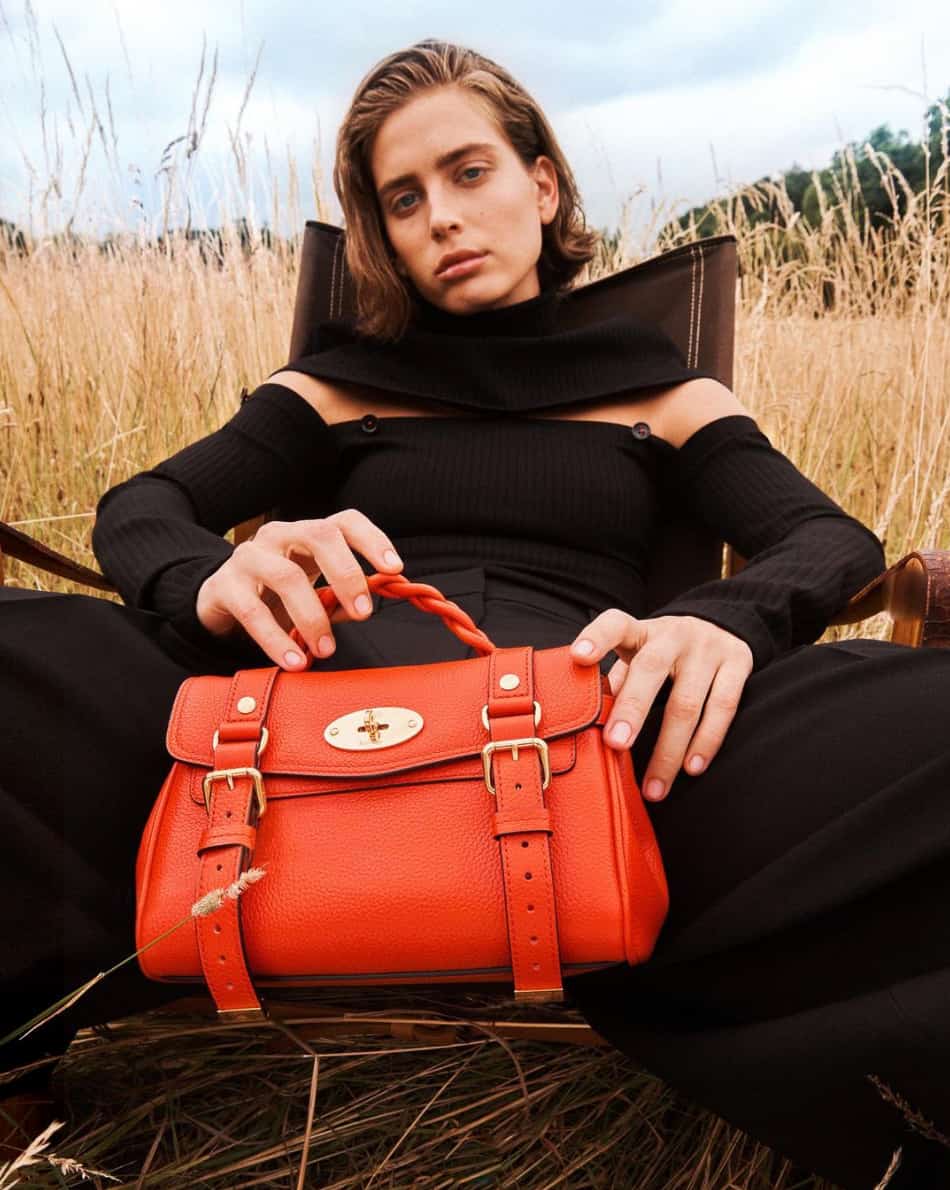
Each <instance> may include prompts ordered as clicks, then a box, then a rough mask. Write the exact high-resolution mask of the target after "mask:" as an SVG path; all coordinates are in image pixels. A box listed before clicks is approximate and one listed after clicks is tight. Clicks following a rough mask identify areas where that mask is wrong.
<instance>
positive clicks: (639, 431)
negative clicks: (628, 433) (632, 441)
mask: <svg viewBox="0 0 950 1190" xmlns="http://www.w3.org/2000/svg"><path fill="white" fill-rule="evenodd" d="M632 429H633V436H634V438H649V437H650V427H649V425H648V424H647V422H645V421H638V422H636V424H635V425H634V426H633V427H632Z"/></svg>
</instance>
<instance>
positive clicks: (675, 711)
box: [643, 661, 748, 801]
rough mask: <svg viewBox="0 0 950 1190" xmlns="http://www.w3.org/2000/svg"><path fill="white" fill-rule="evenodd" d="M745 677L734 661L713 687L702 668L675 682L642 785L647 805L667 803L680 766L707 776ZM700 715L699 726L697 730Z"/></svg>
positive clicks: (714, 680)
mask: <svg viewBox="0 0 950 1190" xmlns="http://www.w3.org/2000/svg"><path fill="white" fill-rule="evenodd" d="M747 676H748V669H747V667H745V666H744V665H743V664H741V663H740V662H736V661H726V662H724V663H723V664H722V665H720V666H719V668H718V670H716V672H715V674H714V675H713V677H712V683H711V684H710V681H709V671H708V669H706V668H705V667H703V666H702V665H701V664H697V665H696V666H695V668H694V669H693V671H692V672H689V671H684V672H683V673H682V674H681V675H678V676H677V678H676V680H675V681H674V684H673V688H672V690H671V691H670V696H669V699H668V700H667V704H666V709H665V711H664V714H663V724H662V727H661V728H660V734H659V736H658V737H657V741H656V745H655V747H654V749H653V755H652V756H651V757H650V763H649V764H648V765H647V770H646V774H645V776H644V779H643V795H644V797H646V798H648V799H649V800H650V801H660V800H662V799H663V798H664V797H666V795H667V793H668V792H669V789H670V787H671V786H672V784H673V782H674V781H675V780H676V777H677V775H678V773H679V770H680V767H681V766H682V767H683V768H684V769H685V771H686V772H687V773H689V774H691V775H693V776H695V775H696V774H698V773H701V772H703V771H705V769H706V767H707V766H708V765H709V762H710V761H711V760H712V759H713V757H714V756H715V755H716V753H717V752H718V751H719V748H720V747H721V745H722V741H723V740H724V739H725V736H726V733H727V731H728V730H729V727H730V726H731V724H732V721H733V719H734V718H735V715H736V712H737V710H738V709H739V702H740V699H741V697H742V690H743V687H744V686H745V681H746V677H747ZM707 689H708V694H706V691H707ZM704 694H705V707H704V708H703V696H704ZM700 710H702V720H701V722H700V723H699V727H698V728H697V727H696V723H697V720H699V714H700ZM697 757H698V758H699V763H698V764H697V763H696V758H697ZM684 760H685V764H684Z"/></svg>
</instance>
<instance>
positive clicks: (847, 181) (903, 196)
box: [664, 90, 950, 236]
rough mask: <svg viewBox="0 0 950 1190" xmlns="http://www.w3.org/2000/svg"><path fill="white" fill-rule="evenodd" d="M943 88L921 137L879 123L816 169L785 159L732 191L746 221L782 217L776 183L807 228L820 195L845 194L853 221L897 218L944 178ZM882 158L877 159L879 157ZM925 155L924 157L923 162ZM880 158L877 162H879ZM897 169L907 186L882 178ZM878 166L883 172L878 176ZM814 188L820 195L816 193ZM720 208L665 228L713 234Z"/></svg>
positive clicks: (708, 207)
mask: <svg viewBox="0 0 950 1190" xmlns="http://www.w3.org/2000/svg"><path fill="white" fill-rule="evenodd" d="M948 108H950V90H948V92H947V95H946V98H945V99H943V100H938V101H937V102H935V103H933V104H931V106H930V107H928V108H927V112H926V116H925V119H924V130H923V136H922V139H921V140H919V141H915V140H913V139H912V138H911V136H910V134H909V133H908V132H907V131H906V130H904V129H902V130H901V131H899V132H893V131H892V130H891V128H890V126H889V125H887V124H880V125H879V126H878V127H877V128H875V129H873V131H872V132H871V133H869V135H868V136H867V137H865V139H864V140H863V141H860V142H858V141H852V142H850V144H849V145H848V146H847V148H846V149H840V150H838V151H837V152H836V153H835V154H834V155H833V156H832V159H831V163H830V165H828V166H826V167H825V168H824V169H821V170H807V169H802V168H801V166H799V165H792V167H791V168H790V169H787V170H785V171H784V172H783V173H782V174H780V175H779V177H778V178H775V177H773V176H766V177H764V178H759V179H758V181H756V182H752V183H751V184H750V185H749V186H746V187H743V188H742V190H741V191H740V192H739V193H738V194H737V195H736V200H737V201H738V203H739V204H741V207H742V213H743V215H744V217H745V219H746V221H747V222H748V223H749V224H750V225H753V226H754V225H756V224H763V223H773V224H774V223H775V222H781V221H782V219H784V218H787V216H788V211H787V206H786V204H784V203H782V204H781V205H782V206H785V211H784V212H783V211H781V210H780V209H779V206H780V202H779V199H778V196H777V195H776V183H778V184H779V187H780V188H783V189H784V191H785V193H786V194H787V196H788V200H789V202H790V203H791V206H792V208H793V210H794V211H795V212H797V213H798V214H799V215H800V216H801V218H802V219H803V220H804V221H805V222H806V223H807V224H808V225H809V226H811V227H815V228H817V227H818V226H819V225H820V223H821V218H822V205H823V201H822V200H823V199H826V200H827V201H828V203H840V202H841V200H842V197H843V196H847V199H848V202H849V204H850V206H851V210H852V213H853V215H854V217H855V219H856V220H857V221H858V223H859V224H862V225H863V224H865V223H866V224H869V225H870V226H871V227H873V228H882V227H885V226H887V225H888V224H890V223H893V222H894V221H895V220H897V219H899V218H901V217H902V216H903V215H904V214H905V213H906V210H907V204H908V201H909V196H908V191H909V192H910V194H914V195H916V194H920V193H921V192H922V191H923V190H924V189H925V187H926V186H927V185H928V180H929V184H930V185H931V186H932V185H933V184H934V181H935V179H936V178H937V176H938V173H939V172H940V170H941V167H943V175H942V176H943V180H944V181H943V184H944V185H945V186H947V185H948V184H950V179H948V178H947V171H948V169H950V160H948V149H947V136H948V131H950V129H948V122H947V110H948ZM879 155H883V157H886V158H887V162H881V160H880V156H879ZM928 157H929V163H928ZM879 162H880V164H878V163H879ZM888 164H889V166H890V167H893V170H896V171H897V172H898V173H900V174H901V175H902V176H903V178H904V180H905V182H906V185H907V189H906V190H905V188H904V187H903V186H901V185H893V184H890V185H889V184H887V180H886V175H887V174H890V175H891V179H893V172H892V170H890V169H888V168H887V167H888ZM882 167H883V168H884V174H883V175H882ZM819 190H820V191H821V193H819ZM722 215H723V208H722V205H721V203H717V202H716V201H715V200H713V201H710V202H709V203H707V204H705V205H702V206H697V207H693V208H691V209H690V210H688V211H687V212H686V213H685V214H683V215H681V216H680V217H679V218H678V219H677V220H676V221H675V222H674V224H673V225H672V226H670V227H668V228H665V229H664V231H666V232H674V233H675V232H676V230H677V229H679V230H680V231H687V230H689V229H690V228H691V227H692V228H693V229H694V231H695V233H696V235H698V236H712V235H718V234H720V233H721V232H723V231H724V230H725V228H724V227H723V221H722Z"/></svg>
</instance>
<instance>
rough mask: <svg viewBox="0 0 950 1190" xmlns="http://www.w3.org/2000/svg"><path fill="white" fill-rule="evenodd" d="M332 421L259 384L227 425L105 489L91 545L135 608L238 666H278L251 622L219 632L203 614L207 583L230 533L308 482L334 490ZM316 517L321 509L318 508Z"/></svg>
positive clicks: (319, 491) (315, 498)
mask: <svg viewBox="0 0 950 1190" xmlns="http://www.w3.org/2000/svg"><path fill="white" fill-rule="evenodd" d="M334 463H335V452H334V450H333V447H332V444H331V441H330V436H329V433H328V427H327V423H326V422H325V421H324V419H323V418H322V417H321V416H320V414H319V413H318V412H317V411H316V410H315V409H314V408H313V406H311V405H310V404H309V403H308V402H307V401H305V400H304V398H303V397H301V396H300V395H299V394H298V393H296V392H294V391H293V390H292V389H289V388H287V387H285V386H284V385H282V384H277V383H273V382H267V383H265V384H262V385H260V386H259V387H258V388H256V389H255V390H254V392H252V393H251V394H250V396H249V397H247V399H246V400H245V401H244V402H243V404H242V405H241V408H240V409H239V410H238V412H237V413H236V414H235V415H234V417H232V418H231V420H230V421H229V422H227V423H226V424H225V425H223V426H221V427H220V428H219V429H217V430H215V431H214V432H213V433H211V434H208V435H207V436H206V437H204V438H201V439H199V440H198V441H197V442H193V443H191V444H190V445H189V446H186V447H184V448H183V449H182V450H180V451H178V453H177V454H174V455H172V456H171V457H170V458H168V459H165V460H164V462H161V463H159V464H158V465H157V466H155V467H152V468H150V469H149V470H147V471H141V472H139V473H138V474H136V475H133V476H132V477H131V478H130V479H127V480H124V481H123V482H122V483H119V484H116V485H115V486H114V487H111V488H109V489H108V491H106V492H105V493H104V495H103V496H102V497H101V498H100V499H99V502H98V504H97V505H96V519H95V522H94V525H93V530H92V549H93V553H94V554H95V556H96V559H97V561H98V562H99V565H100V567H101V569H102V572H103V574H104V575H105V576H106V578H108V579H109V581H110V582H112V583H113V584H114V585H115V587H116V589H117V591H118V592H119V594H120V595H121V596H122V598H123V600H124V601H125V602H126V603H127V604H129V605H130V606H132V607H136V608H139V609H143V610H145V611H151V612H155V613H157V614H158V615H159V616H161V617H163V618H164V619H165V620H167V621H168V623H169V625H170V626H171V629H172V632H173V634H177V635H178V636H179V637H183V638H184V639H185V641H186V642H188V644H189V645H190V646H192V648H190V649H189V651H190V652H193V651H194V649H195V648H196V649H197V650H198V651H199V655H201V654H204V655H205V656H207V657H209V658H217V659H219V660H221V661H223V662H225V663H229V662H230V663H233V665H235V666H237V665H247V666H260V665H270V664H273V663H272V661H271V660H270V658H269V657H268V656H267V654H265V653H264V651H263V650H262V649H261V648H260V647H259V646H258V645H257V643H256V642H255V641H254V640H252V639H251V638H250V637H249V636H248V635H247V634H246V633H245V632H244V631H243V629H239V630H237V631H236V632H235V633H234V634H232V635H230V636H215V635H214V634H213V633H210V632H209V631H208V630H207V629H206V628H205V627H204V625H203V624H202V623H201V621H200V620H199V619H198V616H197V611H196V603H197V598H198V590H199V588H200V587H201V584H202V583H203V582H204V581H205V579H206V578H208V577H209V576H210V575H211V574H213V573H214V571H216V570H217V569H218V568H219V567H220V566H221V565H222V564H223V563H224V561H225V560H226V559H227V558H228V557H230V555H231V553H232V552H233V550H234V548H235V547H234V546H233V545H232V544H231V542H229V541H227V540H226V539H225V538H224V537H223V534H224V533H226V532H227V531H228V530H229V529H231V528H233V527H234V526H235V525H238V524H240V523H241V522H242V521H245V520H248V519H250V518H251V517H255V516H258V515H260V514H261V513H265V512H267V513H269V512H271V511H272V510H274V509H275V508H279V507H280V505H281V504H283V503H285V502H287V501H291V500H293V499H295V498H296V497H297V496H298V495H299V493H300V492H301V490H302V489H306V492H307V500H308V503H309V504H311V505H313V506H314V507H317V506H319V504H320V503H321V500H320V498H319V497H321V496H325V498H326V500H327V501H329V499H330V497H331V494H332V487H333V484H332V477H333V472H334ZM314 515H319V514H318V513H315V514H314Z"/></svg>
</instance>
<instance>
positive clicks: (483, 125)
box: [370, 87, 558, 314]
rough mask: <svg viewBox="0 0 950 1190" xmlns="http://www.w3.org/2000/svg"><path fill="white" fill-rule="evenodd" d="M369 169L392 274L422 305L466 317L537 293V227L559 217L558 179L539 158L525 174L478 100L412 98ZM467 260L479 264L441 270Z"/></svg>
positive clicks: (390, 125) (391, 122)
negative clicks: (472, 257)
mask: <svg viewBox="0 0 950 1190" xmlns="http://www.w3.org/2000/svg"><path fill="white" fill-rule="evenodd" d="M466 145H477V146H479V147H470V148H467V149H464V146H466ZM463 149H464V151H460V150H463ZM449 155H451V158H450V157H449ZM370 168H371V169H372V173H373V181H374V183H375V185H376V193H377V195H378V197H379V203H380V209H381V210H382V213H383V222H384V226H385V228H386V232H387V234H388V236H389V240H390V243H391V245H392V248H393V251H394V253H395V256H396V261H395V263H396V268H397V270H398V271H399V272H401V273H402V275H403V276H406V277H408V278H409V279H410V280H411V281H412V282H413V284H414V285H415V286H416V288H417V289H418V291H419V292H420V293H421V294H422V296H423V297H425V298H427V299H428V300H429V301H430V302H432V303H434V304H435V305H436V306H439V307H441V308H442V309H444V310H449V311H451V312H452V313H455V314H468V313H474V312H475V311H476V310H484V309H490V308H494V307H498V306H509V305H512V304H513V303H514V302H520V301H525V300H527V299H528V298H532V297H536V296H537V295H538V294H539V293H540V285H539V283H538V270H537V262H538V258H539V256H540V254H541V227H542V224H545V223H550V222H551V220H552V219H553V218H554V216H555V214H556V213H557V202H558V190H557V174H556V172H555V169H554V165H553V163H552V162H551V160H550V158H548V157H545V156H539V157H538V158H537V159H536V161H535V163H534V165H533V166H532V167H531V168H530V169H528V168H526V167H525V165H524V164H523V162H522V161H521V158H520V157H519V156H518V154H517V153H516V152H515V150H514V149H513V148H512V146H511V143H510V142H509V141H508V138H507V137H506V136H505V134H504V133H503V132H502V130H501V129H500V128H498V127H497V125H496V124H495V123H494V122H493V121H492V120H491V119H489V118H488V116H487V115H486V114H485V112H484V110H483V109H482V108H481V107H480V106H479V105H478V103H477V101H476V100H474V99H472V98H471V97H470V96H468V95H466V94H465V93H464V92H463V91H461V90H459V89H458V88H456V87H440V88H438V89H435V90H431V91H426V92H424V93H423V94H421V95H417V96H415V97H414V98H412V99H410V100H409V101H408V102H407V103H406V104H404V105H403V106H402V107H401V108H399V109H398V111H395V112H392V113H391V114H390V115H389V116H387V118H386V119H385V120H384V121H383V123H382V124H381V125H380V128H379V131H378V132H377V134H376V140H375V143H374V145H373V150H372V155H371V159H370ZM464 251H471V252H476V253H479V254H480V258H479V260H478V261H477V262H476V263H474V265H471V266H468V267H466V268H465V269H464V270H462V271H458V272H444V273H440V272H439V271H438V270H439V266H440V263H441V261H442V258H443V257H444V256H446V255H448V254H449V253H453V252H464Z"/></svg>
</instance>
